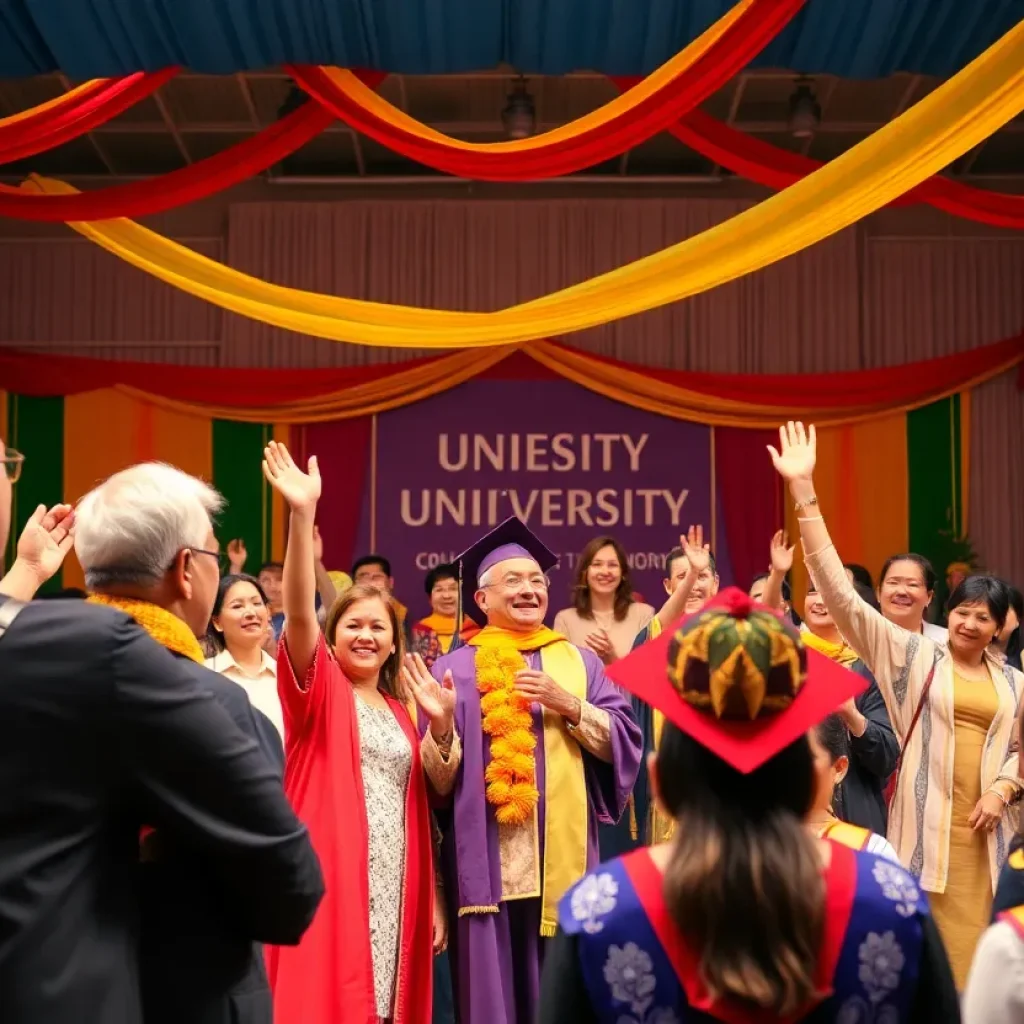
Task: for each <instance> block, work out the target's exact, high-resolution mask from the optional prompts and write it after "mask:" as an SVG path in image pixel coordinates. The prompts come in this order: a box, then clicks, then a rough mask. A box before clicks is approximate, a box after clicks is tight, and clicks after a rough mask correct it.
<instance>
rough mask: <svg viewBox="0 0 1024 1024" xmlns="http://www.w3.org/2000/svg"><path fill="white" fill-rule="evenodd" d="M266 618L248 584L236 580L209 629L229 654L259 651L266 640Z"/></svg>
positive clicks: (254, 591) (260, 604)
mask: <svg viewBox="0 0 1024 1024" xmlns="http://www.w3.org/2000/svg"><path fill="white" fill-rule="evenodd" d="M269 618H270V612H269V610H268V608H267V606H266V604H264V602H263V598H262V597H261V596H260V592H259V591H258V590H257V589H256V588H255V587H254V586H253V585H252V584H251V583H250V582H249V581H248V580H239V581H238V582H237V583H235V584H232V586H231V587H229V588H228V592H227V593H226V594H225V595H224V601H223V603H222V604H221V606H220V614H219V615H215V616H214V618H213V625H214V628H215V629H217V630H219V631H220V633H221V635H222V636H223V637H224V645H225V646H226V647H227V649H228V650H229V651H230V650H234V649H236V648H243V647H259V646H260V645H261V644H262V643H263V641H264V639H265V638H266V635H267V622H268V620H269Z"/></svg>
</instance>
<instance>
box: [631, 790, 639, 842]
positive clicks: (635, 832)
mask: <svg viewBox="0 0 1024 1024" xmlns="http://www.w3.org/2000/svg"><path fill="white" fill-rule="evenodd" d="M629 838H630V839H633V840H636V839H639V838H640V829H639V828H638V827H637V823H636V800H635V799H634V797H633V794H632V793H630V794H629Z"/></svg>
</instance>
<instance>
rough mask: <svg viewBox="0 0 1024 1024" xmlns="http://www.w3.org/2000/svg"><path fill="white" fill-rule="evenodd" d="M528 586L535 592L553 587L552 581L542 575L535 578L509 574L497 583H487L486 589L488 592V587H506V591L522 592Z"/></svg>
mask: <svg viewBox="0 0 1024 1024" xmlns="http://www.w3.org/2000/svg"><path fill="white" fill-rule="evenodd" d="M527 585H529V586H530V587H531V588H532V589H533V590H547V589H548V587H549V586H551V581H550V580H549V579H548V578H547V576H541V575H540V574H537V575H535V576H519V575H518V574H516V573H509V574H508V575H507V576H502V578H501V579H500V580H498V582H497V583H485V584H484V589H485V590H486V589H487V588H488V587H504V588H505V589H506V590H522V589H523V587H525V586H527Z"/></svg>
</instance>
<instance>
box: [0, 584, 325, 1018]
mask: <svg viewBox="0 0 1024 1024" xmlns="http://www.w3.org/2000/svg"><path fill="white" fill-rule="evenodd" d="M0 601H4V599H3V598H0ZM0 778H3V780H4V797H3V800H0V1007H2V1011H0V1016H2V1019H3V1021H4V1024H42V1022H45V1024H65V1022H66V1024H81V1022H82V1021H88V1022H89V1024H137V1022H140V1021H142V1020H143V1017H142V1010H141V997H140V978H139V970H138V967H137V963H138V956H139V950H138V940H139V931H140V913H139V902H138V894H139V876H138V872H139V859H140V829H141V828H142V827H143V826H152V827H153V828H154V829H155V831H156V833H157V835H158V836H164V837H166V838H167V839H171V838H172V837H173V842H174V843H176V844H177V843H179V842H180V843H183V844H186V845H194V847H195V848H196V849H201V850H203V852H204V855H205V857H206V862H207V865H208V875H209V877H210V879H211V882H212V880H213V878H214V877H216V880H217V886H218V887H219V888H218V889H217V891H218V894H219V897H220V899H221V901H222V902H223V904H225V905H229V906H230V910H231V914H232V915H233V916H232V921H233V926H234V928H235V929H236V930H237V933H238V935H239V936H240V937H241V938H242V939H243V941H244V940H246V939H247V940H249V941H255V940H259V941H264V942H277V943H295V942H297V941H298V940H299V938H300V937H301V935H302V932H303V931H304V930H305V928H306V927H307V926H308V924H309V922H310V920H311V919H312V917H313V914H314V912H315V909H316V907H317V905H318V903H319V900H320V898H321V896H322V892H323V883H322V879H321V877H320V873H319V868H318V864H317V861H316V857H315V855H314V853H313V851H312V848H311V846H310V844H309V839H308V836H307V834H306V832H305V829H304V828H303V827H302V826H301V824H300V823H299V822H298V821H297V819H295V817H294V815H293V813H292V812H291V809H290V808H289V807H288V805H287V801H286V800H285V798H284V795H283V792H282V791H281V789H280V782H279V779H278V777H277V774H276V773H275V771H274V770H273V769H272V768H271V767H270V765H269V763H268V762H267V760H266V758H265V757H264V755H263V754H262V753H261V752H260V751H259V749H258V747H257V744H256V743H255V742H254V741H253V740H252V739H251V738H250V737H247V736H245V735H244V734H243V733H242V732H241V731H240V730H239V729H238V728H237V727H236V726H235V725H234V724H233V723H232V721H231V718H230V717H229V716H228V715H227V714H226V713H225V712H224V710H222V708H220V707H218V706H217V704H216V702H215V701H214V700H213V699H212V697H211V694H210V692H209V691H208V690H204V689H202V688H201V687H200V686H199V685H197V683H196V681H195V679H194V678H193V676H192V674H191V673H190V671H189V670H188V668H186V667H185V666H184V665H183V664H182V663H181V662H179V661H177V660H176V659H175V658H174V657H173V656H172V655H170V654H169V653H168V652H167V651H166V650H163V649H162V648H161V647H160V646H158V645H157V644H156V643H154V642H153V641H152V640H151V639H150V638H149V637H148V636H147V635H146V633H145V632H143V630H142V629H140V628H139V627H138V626H137V625H136V624H135V623H134V622H133V621H132V620H131V619H130V618H128V617H127V616H126V615H123V614H121V613H119V612H116V611H113V610H111V609H107V608H100V607H95V606H92V605H89V604H86V603H78V602H35V603H33V604H29V605H27V606H25V607H24V609H22V610H21V612H20V614H19V615H18V617H17V618H16V619H15V621H14V623H13V625H12V626H11V627H10V628H9V629H8V630H7V631H6V633H4V634H3V636H2V637H0ZM190 1024H192V1022H190Z"/></svg>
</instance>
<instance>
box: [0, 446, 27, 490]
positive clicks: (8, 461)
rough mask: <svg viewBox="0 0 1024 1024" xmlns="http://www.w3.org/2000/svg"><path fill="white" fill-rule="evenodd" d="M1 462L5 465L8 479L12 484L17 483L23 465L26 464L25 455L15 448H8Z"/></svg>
mask: <svg viewBox="0 0 1024 1024" xmlns="http://www.w3.org/2000/svg"><path fill="white" fill-rule="evenodd" d="M0 464H2V465H3V467H4V474H5V476H6V477H7V479H8V480H10V482H11V483H12V484H16V483H17V482H18V478H19V477H20V476H21V467H22V466H23V465H24V464H25V456H24V455H22V454H21V452H18V451H15V450H14V449H13V448H8V449H7V450H6V451H5V452H4V457H3V459H0Z"/></svg>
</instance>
